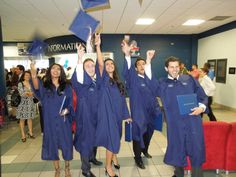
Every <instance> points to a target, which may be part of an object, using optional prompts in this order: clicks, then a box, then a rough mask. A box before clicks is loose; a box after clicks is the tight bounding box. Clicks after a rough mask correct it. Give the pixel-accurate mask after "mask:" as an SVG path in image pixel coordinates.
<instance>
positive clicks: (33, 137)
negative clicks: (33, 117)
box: [27, 133, 35, 139]
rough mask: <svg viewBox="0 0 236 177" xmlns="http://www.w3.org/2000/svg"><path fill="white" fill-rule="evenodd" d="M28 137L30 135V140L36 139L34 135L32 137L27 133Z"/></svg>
mask: <svg viewBox="0 0 236 177" xmlns="http://www.w3.org/2000/svg"><path fill="white" fill-rule="evenodd" d="M27 135H28V138H31V139H35V136H34V135H30V133H27Z"/></svg>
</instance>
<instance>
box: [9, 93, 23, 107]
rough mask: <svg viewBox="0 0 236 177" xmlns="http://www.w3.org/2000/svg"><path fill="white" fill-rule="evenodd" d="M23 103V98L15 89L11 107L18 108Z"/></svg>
mask: <svg viewBox="0 0 236 177" xmlns="http://www.w3.org/2000/svg"><path fill="white" fill-rule="evenodd" d="M20 102H21V96H20V93H19V91H18V90H17V89H15V90H14V91H13V93H12V95H11V106H13V107H18V106H19V104H20Z"/></svg>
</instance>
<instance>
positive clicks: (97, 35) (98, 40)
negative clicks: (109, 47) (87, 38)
mask: <svg viewBox="0 0 236 177" xmlns="http://www.w3.org/2000/svg"><path fill="white" fill-rule="evenodd" d="M95 45H96V46H97V47H98V46H100V45H101V35H100V33H95Z"/></svg>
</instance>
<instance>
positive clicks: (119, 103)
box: [95, 71, 130, 154]
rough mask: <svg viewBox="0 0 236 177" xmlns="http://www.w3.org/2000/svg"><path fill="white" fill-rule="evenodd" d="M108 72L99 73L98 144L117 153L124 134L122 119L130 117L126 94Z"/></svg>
mask: <svg viewBox="0 0 236 177" xmlns="http://www.w3.org/2000/svg"><path fill="white" fill-rule="evenodd" d="M109 80H110V78H109V76H108V74H107V73H106V72H105V71H103V74H102V77H101V76H99V75H97V82H99V83H100V85H101V90H100V94H99V104H98V123H97V129H96V139H95V140H96V146H103V147H105V148H106V149H108V150H109V151H111V152H113V153H114V154H117V153H118V152H119V149H120V139H121V136H122V120H124V119H127V118H129V117H130V115H129V111H128V108H127V104H126V100H125V96H124V95H121V93H120V91H119V89H118V87H117V85H116V84H112V83H110V81H109Z"/></svg>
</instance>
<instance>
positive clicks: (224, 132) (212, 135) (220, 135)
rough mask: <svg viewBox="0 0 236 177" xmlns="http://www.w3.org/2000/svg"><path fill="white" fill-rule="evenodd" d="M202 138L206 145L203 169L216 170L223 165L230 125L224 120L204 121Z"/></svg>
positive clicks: (222, 167)
mask: <svg viewBox="0 0 236 177" xmlns="http://www.w3.org/2000/svg"><path fill="white" fill-rule="evenodd" d="M203 127H204V138H205V146H206V162H205V163H204V164H203V165H202V168H203V169H208V170H216V173H217V174H218V173H219V169H224V167H225V157H226V153H225V152H226V144H227V139H228V135H229V132H230V129H231V125H230V124H229V123H226V122H204V123H203Z"/></svg>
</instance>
